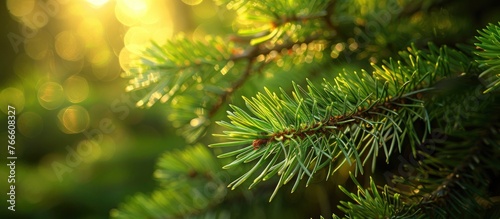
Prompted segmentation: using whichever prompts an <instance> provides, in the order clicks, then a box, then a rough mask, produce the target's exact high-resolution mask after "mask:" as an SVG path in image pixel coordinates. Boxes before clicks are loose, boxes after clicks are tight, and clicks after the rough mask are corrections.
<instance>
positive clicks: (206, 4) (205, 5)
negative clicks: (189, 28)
mask: <svg viewBox="0 0 500 219" xmlns="http://www.w3.org/2000/svg"><path fill="white" fill-rule="evenodd" d="M217 11H218V7H217V5H215V3H214V2H212V1H203V2H201V3H200V4H199V5H196V6H194V7H193V12H194V14H195V15H196V16H198V17H200V18H203V19H209V18H211V17H213V16H215V15H216V14H217Z"/></svg>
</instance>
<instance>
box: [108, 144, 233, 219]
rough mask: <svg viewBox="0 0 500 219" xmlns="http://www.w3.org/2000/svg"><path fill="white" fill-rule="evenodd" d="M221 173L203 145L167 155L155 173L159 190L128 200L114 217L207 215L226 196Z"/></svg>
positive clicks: (115, 210)
mask: <svg viewBox="0 0 500 219" xmlns="http://www.w3.org/2000/svg"><path fill="white" fill-rule="evenodd" d="M218 169H220V164H219V163H218V162H217V160H215V159H214V157H213V155H212V154H211V153H210V151H208V150H207V148H206V146H204V145H197V146H193V147H189V148H187V149H184V150H179V151H172V152H167V153H165V154H164V155H163V156H162V157H161V158H160V159H159V161H158V164H157V170H156V171H155V173H154V175H155V177H156V179H157V180H158V181H159V182H160V188H158V189H156V190H155V191H154V192H153V193H152V194H150V195H146V194H137V195H135V196H133V197H131V198H129V199H128V200H127V202H125V203H123V204H121V205H120V206H119V207H118V209H114V210H113V211H112V212H111V217H112V218H120V219H126V218H186V217H194V216H197V215H200V214H204V213H206V212H207V211H210V210H211V209H213V208H215V207H216V206H217V205H218V204H219V203H220V202H221V201H223V198H224V197H225V195H226V193H227V191H226V190H227V189H226V187H225V184H224V182H223V179H222V176H223V175H221V174H217V173H218V172H219V171H218ZM207 185H209V187H207Z"/></svg>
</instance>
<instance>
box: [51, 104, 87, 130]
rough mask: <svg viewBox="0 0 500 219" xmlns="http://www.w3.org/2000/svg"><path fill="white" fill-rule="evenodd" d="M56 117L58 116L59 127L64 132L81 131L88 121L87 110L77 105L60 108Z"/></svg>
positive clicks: (85, 127)
mask: <svg viewBox="0 0 500 219" xmlns="http://www.w3.org/2000/svg"><path fill="white" fill-rule="evenodd" d="M57 117H58V118H59V129H61V131H63V132H64V133H66V134H76V133H80V132H83V131H85V129H87V128H88V126H89V123H90V116H89V113H88V111H87V110H86V109H85V108H83V107H82V106H78V105H72V106H69V107H66V108H63V109H61V110H60V111H59V113H58V114H57Z"/></svg>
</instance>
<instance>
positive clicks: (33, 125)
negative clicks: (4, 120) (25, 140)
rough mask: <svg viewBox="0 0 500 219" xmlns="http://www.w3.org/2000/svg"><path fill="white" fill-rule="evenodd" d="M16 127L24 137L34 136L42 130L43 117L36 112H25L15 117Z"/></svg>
mask: <svg viewBox="0 0 500 219" xmlns="http://www.w3.org/2000/svg"><path fill="white" fill-rule="evenodd" d="M17 129H18V130H19V132H20V133H21V134H22V135H24V136H26V137H29V138H33V137H36V136H38V135H39V134H40V133H41V132H42V130H43V119H42V117H41V116H40V115H38V114H37V113H34V112H25V113H23V114H21V115H20V116H19V118H18V119H17Z"/></svg>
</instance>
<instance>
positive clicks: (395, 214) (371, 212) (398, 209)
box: [333, 174, 425, 219]
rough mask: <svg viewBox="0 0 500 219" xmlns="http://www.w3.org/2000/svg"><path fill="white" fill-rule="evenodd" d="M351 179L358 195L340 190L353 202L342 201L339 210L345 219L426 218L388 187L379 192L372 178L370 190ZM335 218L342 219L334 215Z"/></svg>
mask: <svg viewBox="0 0 500 219" xmlns="http://www.w3.org/2000/svg"><path fill="white" fill-rule="evenodd" d="M350 175H351V179H352V180H353V182H354V183H355V184H356V187H357V190H358V192H357V193H351V192H349V191H347V189H345V188H344V187H342V186H339V188H340V190H342V192H344V193H345V194H346V195H347V196H348V197H349V198H350V199H352V200H353V201H354V203H353V202H347V201H341V202H340V204H341V205H339V206H338V208H339V209H340V210H341V211H343V212H344V213H345V215H346V216H345V217H343V218H424V216H425V215H423V214H422V212H421V211H420V209H418V208H416V206H415V205H412V204H408V203H405V202H403V201H402V200H401V195H400V194H398V193H392V192H391V191H390V189H389V187H388V186H387V185H385V186H384V187H383V189H382V191H381V192H379V191H378V190H379V189H378V188H377V186H376V185H375V182H374V181H373V179H372V178H371V177H370V188H369V189H364V188H363V186H361V184H360V183H359V182H358V181H357V180H356V178H354V176H353V175H352V174H350ZM333 218H335V219H340V217H339V216H337V215H333Z"/></svg>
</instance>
